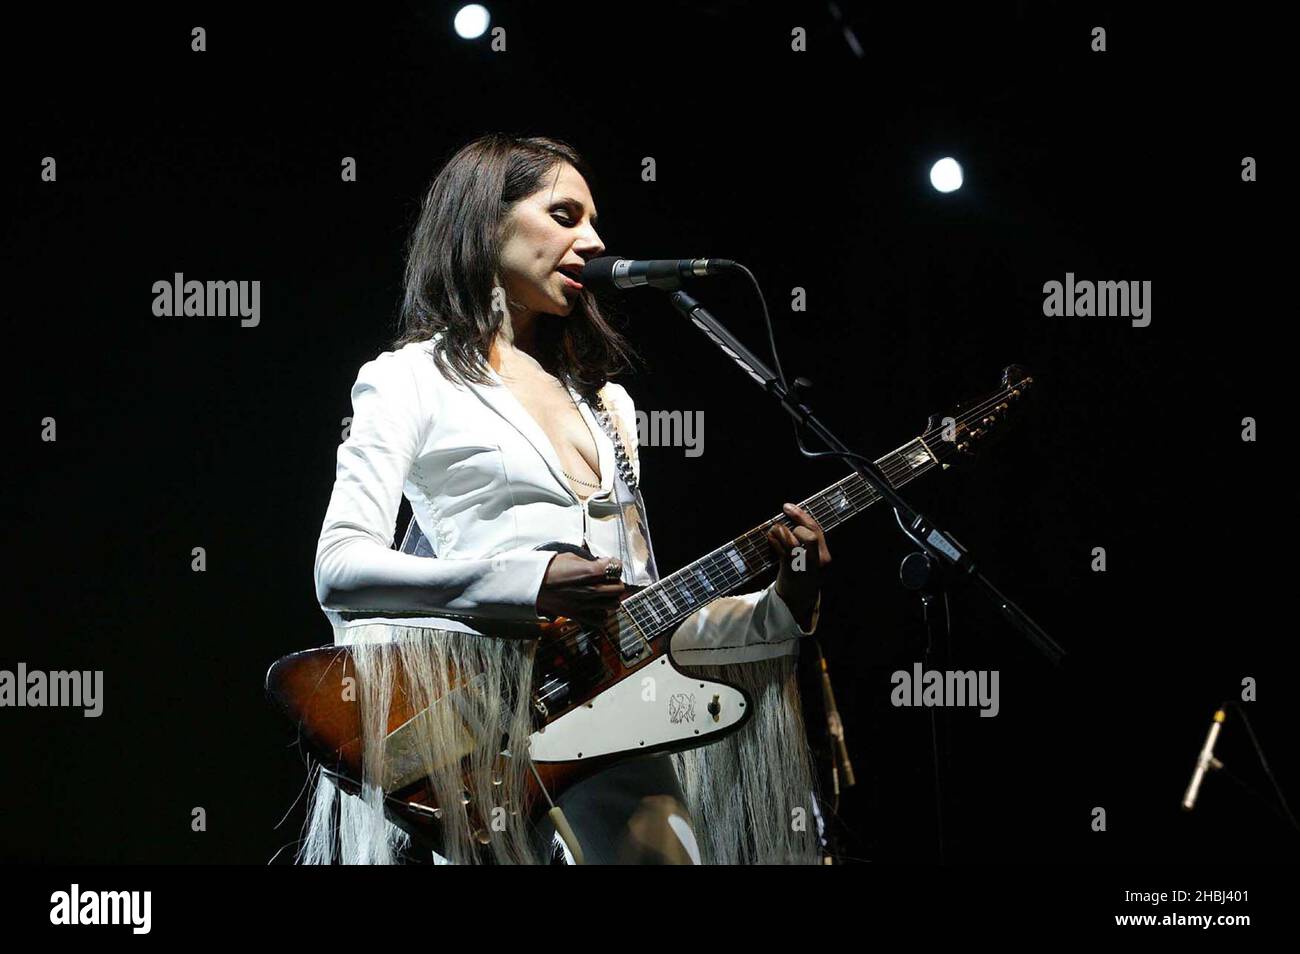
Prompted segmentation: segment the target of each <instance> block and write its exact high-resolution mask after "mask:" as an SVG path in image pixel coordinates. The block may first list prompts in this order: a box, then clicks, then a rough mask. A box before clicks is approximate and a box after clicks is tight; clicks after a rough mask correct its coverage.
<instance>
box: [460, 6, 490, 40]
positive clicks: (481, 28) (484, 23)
mask: <svg viewBox="0 0 1300 954" xmlns="http://www.w3.org/2000/svg"><path fill="white" fill-rule="evenodd" d="M491 20H492V16H491V14H489V13H488V12H487V7H485V6H483V5H482V4H481V3H470V4H467V5H466V6H463V7H461V8H460V9H459V10H457V11H456V20H455V26H456V35H457V36H459V37H460V38H461V39H462V40H476V39H478V38H479V37H481V36H482V35H483V34H484V33H485V32H487V28H488V23H489V22H491Z"/></svg>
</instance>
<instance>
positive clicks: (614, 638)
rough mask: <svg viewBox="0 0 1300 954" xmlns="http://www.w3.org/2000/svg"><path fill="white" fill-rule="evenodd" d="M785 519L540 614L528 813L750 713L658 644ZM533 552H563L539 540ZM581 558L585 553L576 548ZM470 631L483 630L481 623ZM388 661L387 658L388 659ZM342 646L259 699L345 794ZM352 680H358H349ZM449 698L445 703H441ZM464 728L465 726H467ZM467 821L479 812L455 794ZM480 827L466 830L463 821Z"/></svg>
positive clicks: (892, 467) (860, 491) (425, 815)
mask: <svg viewBox="0 0 1300 954" xmlns="http://www.w3.org/2000/svg"><path fill="white" fill-rule="evenodd" d="M1032 383H1033V379H1032V378H1031V377H1029V375H1028V374H1027V373H1026V372H1025V371H1024V370H1023V369H1021V368H1019V367H1017V366H1015V365H1013V366H1011V367H1008V368H1006V369H1005V370H1004V371H1003V373H1002V382H1001V387H1000V388H999V389H998V390H997V391H996V392H994V393H993V394H991V395H989V396H988V397H986V398H984V399H983V400H981V401H977V402H973V403H971V404H968V405H966V406H962V405H958V407H957V409H956V411H955V413H953V414H952V415H950V416H949V417H946V418H940V417H938V416H934V417H931V418H930V420H929V422H928V423H927V426H926V429H925V431H924V433H922V435H921V436H920V437H917V438H915V439H914V440H912V441H910V442H908V443H907V444H904V445H903V446H902V447H900V448H898V449H897V450H894V451H891V452H890V453H888V454H886V455H885V456H883V457H881V458H880V459H879V460H878V461H876V466H877V468H879V470H880V471H881V472H882V473H883V474H884V475H885V476H886V478H888V480H889V481H890V483H891V484H892V485H893V486H894V487H901V486H903V485H904V484H906V483H909V482H910V481H912V480H913V479H915V478H916V477H919V476H920V475H921V474H924V473H926V472H927V471H929V470H931V469H932V468H934V467H936V466H938V467H940V468H943V469H947V468H948V467H949V466H950V465H951V464H953V463H955V462H958V461H960V460H961V459H963V458H966V457H969V456H971V455H972V454H973V453H974V451H975V449H976V447H977V446H978V445H979V444H981V443H982V442H983V441H984V439H985V438H986V437H987V436H988V435H989V433H990V432H991V431H993V430H994V429H995V428H997V426H998V425H999V424H1001V423H1002V421H1003V420H1004V418H1005V417H1006V416H1007V415H1008V413H1009V411H1010V410H1011V408H1012V406H1013V405H1015V404H1016V403H1017V401H1018V400H1019V399H1020V398H1021V397H1022V396H1023V395H1024V393H1025V392H1026V391H1027V390H1028V389H1029V387H1030V385H1031V384H1032ZM879 499H880V498H879V495H878V494H877V493H876V492H875V490H874V489H873V488H872V487H871V486H870V485H869V484H868V483H867V482H866V481H864V480H863V479H862V477H861V476H860V475H858V474H857V473H854V474H851V475H849V476H847V477H844V478H843V479H841V480H839V481H837V482H835V483H834V484H832V485H831V486H829V487H827V488H826V489H825V490H823V491H821V492H820V493H817V494H814V495H813V496H811V497H809V498H808V499H807V500H804V501H801V502H800V506H802V507H803V508H804V509H805V510H806V511H808V512H809V513H811V514H812V515H813V516H814V517H816V519H817V521H818V522H819V523H820V524H821V526H822V529H823V530H825V531H830V530H831V529H833V528H834V527H836V526H838V525H839V524H841V523H843V522H845V521H846V520H848V519H849V518H851V517H855V516H857V515H858V514H860V513H862V512H863V511H864V510H866V509H867V508H868V507H870V506H871V505H872V504H874V503H876V501H877V500H879ZM778 522H779V523H783V524H784V525H786V526H791V525H792V523H793V521H791V520H790V518H789V517H787V516H786V515H785V514H780V515H778V516H777V517H774V518H773V519H771V520H768V521H766V522H764V523H762V524H760V525H759V526H757V527H755V528H754V529H752V530H749V531H748V532H746V533H744V534H741V535H740V536H739V537H737V538H736V539H734V540H732V541H731V542H729V543H727V544H725V545H723V546H721V547H718V548H717V549H716V550H713V551H712V552H711V553H708V554H706V555H705V556H703V557H700V558H699V559H698V560H696V561H695V562H693V563H691V564H689V565H687V566H684V567H682V568H681V569H680V570H677V571H676V572H675V573H672V574H670V575H668V576H665V577H663V578H661V579H660V580H658V581H657V582H655V583H653V584H650V585H647V586H643V587H639V588H636V589H635V591H634V592H631V593H629V594H627V595H626V596H625V597H624V598H623V600H622V603H621V605H620V608H619V610H618V611H617V613H616V614H614V616H613V618H612V619H611V621H610V622H609V623H608V624H606V625H605V626H604V627H594V626H588V625H584V624H581V623H579V622H577V621H575V620H570V619H568V618H566V617H562V616H561V617H557V618H556V619H555V620H554V621H551V622H544V623H542V624H541V625H540V626H539V627H538V628H537V630H536V633H537V635H536V637H535V638H537V640H538V645H537V652H536V656H535V663H534V674H533V693H532V699H531V703H532V707H533V725H534V731H533V733H532V735H531V736H530V738H529V740H528V752H529V755H530V757H531V759H532V762H533V764H534V767H535V769H536V774H535V775H533V776H530V777H529V778H528V783H529V804H528V805H527V806H526V807H525V810H527V811H529V812H530V814H534V813H535V814H542V813H543V811H544V808H545V805H544V804H542V803H541V800H540V799H539V798H538V796H539V795H540V794H541V793H542V786H544V787H545V792H546V794H547V796H548V797H549V799H550V800H554V799H556V798H558V796H559V795H560V794H561V793H563V792H564V791H565V790H566V789H568V788H569V787H571V786H572V785H574V784H576V783H577V782H579V781H581V780H582V779H584V778H587V777H589V776H591V775H593V774H595V773H596V772H597V771H599V770H601V769H603V768H606V767H608V766H610V765H612V764H614V763H616V762H619V761H621V760H624V759H628V758H634V757H637V756H640V755H644V754H647V753H653V752H663V751H680V750H683V749H688V748H693V747H695V746H700V745H707V744H709V743H711V742H715V741H717V740H718V739H720V738H722V737H724V736H725V735H727V734H729V733H731V732H735V731H736V730H737V729H739V728H740V727H741V726H742V725H744V724H745V722H746V721H747V720H748V718H749V716H750V709H751V705H752V700H751V699H750V698H749V697H748V695H747V693H745V692H744V691H743V690H742V689H740V688H739V687H736V686H732V685H730V684H727V683H723V682H716V681H712V680H709V679H702V678H698V677H695V676H691V675H688V674H687V673H684V672H682V671H681V670H679V669H678V668H677V666H676V664H675V662H674V661H673V658H672V653H671V651H670V648H669V644H670V642H671V639H672V635H673V632H674V630H675V629H676V628H677V626H678V624H680V623H681V622H682V621H683V620H685V619H686V618H687V617H689V616H690V615H691V614H693V613H695V612H696V611H697V610H699V609H701V608H702V607H704V606H706V605H708V604H709V603H710V602H712V601H713V600H715V599H717V598H718V597H721V596H725V595H727V594H729V593H732V592H735V591H738V590H740V589H742V587H744V586H745V585H746V584H748V583H750V582H751V581H753V580H755V579H756V578H758V577H760V576H762V575H763V574H764V573H766V572H768V571H770V570H772V569H773V568H775V567H776V565H777V558H776V555H775V554H774V553H773V552H772V550H771V548H770V547H769V546H768V544H767V542H766V537H767V531H768V529H769V528H770V527H771V525H772V524H773V523H778ZM538 549H569V550H573V551H575V552H582V551H581V549H579V548H576V547H573V546H572V545H569V544H547V545H545V546H543V547H538ZM584 555H585V556H587V557H589V558H590V557H591V556H592V555H591V554H590V553H585V554H584ZM478 628H480V629H485V628H486V627H485V626H483V625H481V624H480V625H479V627H478ZM394 663H395V665H396V664H397V663H396V660H394ZM355 674H356V672H355V666H354V664H353V661H352V658H351V654H350V651H349V649H348V647H347V646H340V645H333V646H325V647H321V648H318V649H309V650H305V651H303V652H298V653H293V654H291V655H289V656H285V657H284V658H282V659H280V660H279V661H277V662H276V663H275V664H274V665H272V666H271V668H270V670H269V671H268V672H267V676H266V689H267V693H268V694H269V696H270V697H271V698H272V699H273V700H274V701H275V702H276V703H277V704H278V705H279V706H280V708H281V709H282V710H283V711H284V712H285V714H286V715H288V717H289V718H290V719H291V720H292V721H293V722H294V724H295V725H297V726H298V728H299V731H300V733H301V736H302V738H303V739H304V740H305V741H306V743H307V746H308V748H309V750H310V751H311V752H312V754H313V755H314V756H315V757H316V758H317V759H318V760H319V761H320V762H321V766H322V769H323V770H324V771H326V772H327V773H329V774H330V776H331V777H332V778H333V780H334V781H335V782H336V783H337V784H338V785H339V786H340V787H341V788H342V789H343V790H344V791H346V792H349V793H351V794H358V793H359V792H360V785H359V784H358V780H359V779H361V777H362V771H361V766H362V752H361V725H360V714H359V711H358V706H357V705H356V703H355V702H351V701H348V699H349V698H350V697H351V696H352V694H351V693H349V692H345V682H344V680H345V679H348V678H353V679H355ZM449 675H450V676H451V679H450V680H449V684H450V685H453V686H456V688H455V689H454V690H453V691H454V692H468V691H473V687H472V683H473V678H472V675H473V674H455V673H452V674H449ZM648 675H652V676H653V678H654V680H655V683H654V685H655V689H656V691H655V693H654V698H655V701H646V700H645V698H644V697H643V680H644V678H645V677H646V676H648ZM401 681H402V678H401V673H400V671H399V672H398V675H397V679H396V682H397V683H398V686H397V687H395V688H394V690H393V696H392V702H391V708H390V714H389V721H388V726H387V729H388V733H389V734H388V736H387V738H386V741H385V760H384V761H385V765H384V776H385V777H384V781H383V786H382V788H383V791H384V794H385V806H386V813H387V815H388V817H389V818H390V820H391V821H392V822H393V823H394V824H397V825H399V826H400V827H402V828H403V829H405V830H406V831H408V832H410V833H411V834H412V835H413V836H416V837H417V838H418V839H419V840H420V841H421V842H423V843H425V844H428V845H430V846H432V847H434V849H435V850H436V848H437V845H438V843H439V836H438V828H439V822H438V819H439V817H440V816H441V814H442V811H443V808H444V806H439V805H438V804H437V802H436V800H435V798H434V795H433V792H432V790H431V786H429V785H428V784H427V783H426V781H425V780H424V771H423V770H422V767H421V766H422V765H423V762H422V759H421V755H420V753H419V751H418V750H417V747H416V745H415V737H416V735H417V732H416V731H415V729H416V726H417V720H418V719H419V718H420V717H421V713H419V712H415V711H413V707H412V706H411V704H410V703H409V702H408V700H407V697H406V695H405V693H404V692H402V691H401V689H400V683H401ZM352 684H353V685H355V682H353V683H352ZM450 701H452V702H454V701H455V700H450ZM467 729H468V727H467ZM464 739H465V741H464V745H465V746H466V748H465V749H463V750H462V751H460V752H449V753H440V757H441V758H443V759H447V760H450V759H452V758H456V759H459V758H461V757H463V756H464V755H466V754H467V753H468V752H470V751H473V747H476V746H479V745H495V746H497V748H498V753H499V757H501V758H509V757H510V754H509V751H508V749H507V748H506V746H507V745H508V740H504V741H503V740H502V739H500V738H498V739H490V740H489V739H474V738H473V733H472V732H470V731H467V732H466V734H465V736H464ZM462 801H463V802H465V804H464V806H463V807H464V810H465V811H467V812H470V813H471V815H472V816H473V818H472V821H473V820H475V819H477V820H479V821H480V823H481V819H482V818H483V817H485V816H486V815H487V811H486V810H484V811H482V812H480V811H479V808H478V806H476V805H474V804H471V803H469V802H468V801H467V800H465V799H462ZM471 827H472V828H473V827H477V826H475V825H472V826H471Z"/></svg>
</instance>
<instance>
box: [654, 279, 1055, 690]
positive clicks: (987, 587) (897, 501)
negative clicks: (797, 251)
mask: <svg viewBox="0 0 1300 954" xmlns="http://www.w3.org/2000/svg"><path fill="white" fill-rule="evenodd" d="M668 297H669V300H670V301H671V302H672V303H673V307H674V308H676V309H677V310H678V311H679V312H681V313H682V314H683V315H685V316H686V317H687V318H689V319H690V320H691V322H693V323H694V324H695V326H696V327H698V328H699V329H700V330H701V331H703V332H704V334H705V335H707V336H708V338H709V340H711V341H712V342H713V343H714V344H716V345H717V346H718V347H719V348H720V349H722V352H723V353H724V354H726V355H727V356H728V357H730V358H731V359H732V360H733V361H735V362H736V364H738V365H740V368H741V370H742V371H744V372H745V373H746V374H748V375H749V376H750V377H751V378H753V379H754V381H755V382H756V383H757V384H758V385H759V387H761V388H762V389H763V390H764V391H766V392H768V393H769V394H771V395H772V396H773V397H774V398H776V399H777V401H779V402H780V404H781V406H782V407H783V408H785V410H786V412H787V413H788V414H789V415H790V416H791V417H793V418H794V419H795V421H796V422H797V423H798V424H801V425H803V426H804V427H806V428H808V429H809V430H811V431H812V432H813V433H814V434H816V435H817V436H818V437H819V438H821V440H822V442H823V443H824V444H825V445H826V446H827V447H829V448H830V449H831V450H833V451H835V452H837V453H838V454H840V455H842V456H844V458H845V459H846V460H848V461H849V462H850V464H851V465H852V466H853V469H854V470H856V471H857V472H858V474H860V475H861V477H862V479H863V480H865V481H866V482H867V483H868V484H869V485H870V486H871V487H872V488H873V489H874V490H875V491H876V493H878V494H879V495H880V497H881V498H882V499H883V500H884V501H885V502H886V503H888V504H889V506H891V507H892V508H893V509H894V513H895V515H896V516H897V517H898V522H899V525H900V526H901V527H902V528H903V531H904V533H906V534H907V536H908V537H909V538H910V539H911V540H912V542H913V543H915V544H916V545H917V546H919V547H920V548H921V550H922V551H923V552H924V553H926V554H927V555H928V556H929V557H930V558H931V559H933V560H935V561H936V563H937V564H938V565H939V566H940V567H943V568H944V569H945V570H946V571H949V572H948V575H949V576H951V577H952V578H953V579H955V580H959V581H962V582H965V583H967V584H968V585H970V586H972V587H973V588H974V589H977V590H979V591H980V592H981V593H983V594H984V595H985V597H987V598H988V599H989V601H990V602H992V604H993V605H994V607H996V608H997V610H998V613H999V614H1000V615H1001V616H1002V618H1003V619H1004V620H1006V622H1007V623H1009V624H1010V625H1011V627H1012V628H1013V629H1015V630H1016V632H1018V633H1020V635H1021V636H1023V637H1024V638H1025V639H1026V640H1028V642H1029V644H1030V645H1031V646H1033V647H1034V648H1035V649H1037V650H1038V651H1039V652H1040V653H1042V654H1043V655H1044V656H1046V657H1047V660H1048V662H1050V663H1051V664H1052V666H1053V667H1060V665H1061V663H1062V661H1063V660H1064V658H1065V650H1064V649H1063V648H1061V646H1060V645H1059V644H1058V643H1057V642H1056V641H1055V640H1053V639H1052V637H1050V636H1048V635H1047V633H1046V632H1045V631H1044V630H1043V628H1042V627H1041V626H1039V625H1038V624H1037V623H1035V622H1034V621H1033V620H1032V619H1030V618H1029V616H1028V615H1027V614H1026V613H1025V612H1024V610H1022V609H1021V608H1020V607H1019V606H1017V605H1016V604H1015V603H1013V602H1012V601H1011V600H1010V599H1009V598H1008V597H1006V596H1004V595H1003V594H1002V592H1001V591H1000V590H999V589H998V588H997V587H996V586H994V585H993V583H992V582H991V581H990V580H989V578H988V577H986V576H985V575H984V574H983V573H982V572H980V570H979V569H978V568H977V567H976V565H975V562H974V560H972V559H971V556H970V553H969V552H968V551H967V550H966V548H965V547H963V546H962V545H961V544H960V543H958V542H957V540H956V539H955V538H954V537H953V536H952V534H950V533H948V532H946V531H944V530H942V529H940V528H939V527H938V526H937V525H936V524H935V523H934V522H933V521H931V520H929V519H928V518H926V517H925V516H923V515H922V514H921V513H920V512H918V511H917V510H916V509H915V508H914V507H912V506H911V505H910V504H909V503H908V502H907V501H906V500H904V499H903V498H902V497H901V496H900V495H899V494H898V492H897V491H896V490H894V488H893V486H892V485H891V484H890V483H889V481H888V480H887V479H886V478H885V476H884V475H883V474H881V473H880V471H879V470H878V469H877V468H876V465H875V464H874V463H872V462H871V461H870V460H868V459H867V458H866V457H864V456H862V455H861V454H855V453H854V452H853V451H851V450H849V448H848V446H847V445H846V444H845V443H844V442H843V441H841V440H840V439H839V438H838V437H836V436H835V434H834V433H833V432H832V431H831V430H830V429H829V428H828V427H826V425H824V424H823V423H822V422H821V421H820V420H819V419H818V418H817V417H816V415H814V414H813V412H812V410H811V409H810V408H809V407H808V406H807V405H806V404H804V403H803V399H802V396H801V395H800V394H797V393H792V390H793V389H789V388H786V387H785V385H783V384H782V383H781V381H780V379H779V378H778V377H777V376H776V375H775V374H773V373H772V370H771V369H770V368H768V367H767V365H765V364H764V363H763V362H762V361H760V360H759V359H758V358H757V357H756V356H755V355H754V354H753V353H752V352H750V350H749V349H748V348H746V347H745V346H744V345H743V344H741V343H740V342H739V341H738V340H736V338H735V337H734V336H733V335H732V334H731V332H729V331H727V329H726V328H725V327H723V325H722V324H721V323H720V322H719V321H718V319H716V318H714V317H713V316H712V315H711V314H709V313H708V311H706V310H705V309H704V307H703V306H702V305H701V304H700V303H699V302H698V301H696V300H695V299H694V298H692V297H691V296H690V295H688V294H686V293H685V292H684V291H680V290H679V291H675V292H673V293H672V294H671V295H669V296H668Z"/></svg>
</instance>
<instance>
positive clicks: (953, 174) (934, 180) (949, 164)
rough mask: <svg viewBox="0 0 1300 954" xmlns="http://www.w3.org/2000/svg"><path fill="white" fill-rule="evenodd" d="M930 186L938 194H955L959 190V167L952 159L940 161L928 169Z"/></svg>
mask: <svg viewBox="0 0 1300 954" xmlns="http://www.w3.org/2000/svg"><path fill="white" fill-rule="evenodd" d="M930 185H932V186H934V187H935V188H936V189H938V190H939V191H940V192H956V191H957V190H958V189H960V188H961V166H960V165H958V164H957V160H956V159H953V158H952V157H948V158H945V159H940V160H939V161H938V162H936V163H935V164H934V165H933V166H931V167H930Z"/></svg>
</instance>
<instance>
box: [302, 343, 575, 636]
mask: <svg viewBox="0 0 1300 954" xmlns="http://www.w3.org/2000/svg"><path fill="white" fill-rule="evenodd" d="M420 397H421V395H420V389H419V387H418V385H417V382H416V380H415V374H414V370H413V368H412V367H411V366H410V365H409V364H408V363H407V362H406V361H404V360H403V359H402V358H401V357H400V356H399V355H397V354H395V353H393V352H387V353H385V354H381V355H380V356H379V357H378V358H376V359H374V360H373V361H368V362H367V363H366V364H364V365H362V367H361V370H360V371H359V372H358V373H357V379H356V383H355V384H354V385H353V387H352V427H351V431H350V433H349V435H348V438H347V440H346V441H344V442H343V444H342V445H341V446H340V447H339V450H338V466H337V470H336V473H335V479H334V490H333V493H332V494H331V496H330V502H329V507H328V508H327V510H326V512H325V522H324V524H323V525H322V527H321V534H320V540H319V542H318V543H317V547H316V565H315V574H314V576H315V583H316V597H317V599H318V601H319V602H320V605H321V608H322V609H326V610H337V611H358V612H365V611H379V612H399V613H411V612H417V613H418V612H428V613H430V614H431V615H437V614H438V613H440V612H445V613H453V614H462V615H470V616H484V617H490V618H497V619H520V620H536V619H539V618H540V617H539V616H538V615H537V609H536V604H537V594H538V592H539V590H540V589H541V584H542V579H543V577H545V575H546V568H547V566H548V565H549V564H550V562H551V560H552V559H554V557H555V554H554V553H552V552H548V551H537V550H532V549H521V550H513V551H508V552H506V553H500V554H496V555H495V556H493V557H491V558H485V559H476V560H447V559H429V558H427V557H417V556H413V555H411V554H408V553H401V552H398V551H396V550H393V549H391V548H392V544H393V535H394V533H395V530H396V523H397V512H398V507H399V505H400V503H401V498H402V488H403V485H404V484H405V482H406V477H407V474H408V473H409V471H410V468H411V465H412V462H413V461H414V460H415V458H416V455H417V454H418V453H419V451H420V448H421V445H422V443H423V440H424V437H425V435H426V434H427V432H428V427H429V425H430V424H431V423H432V420H431V417H430V416H429V411H428V409H426V408H425V407H423V406H422V403H421V399H420Z"/></svg>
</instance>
